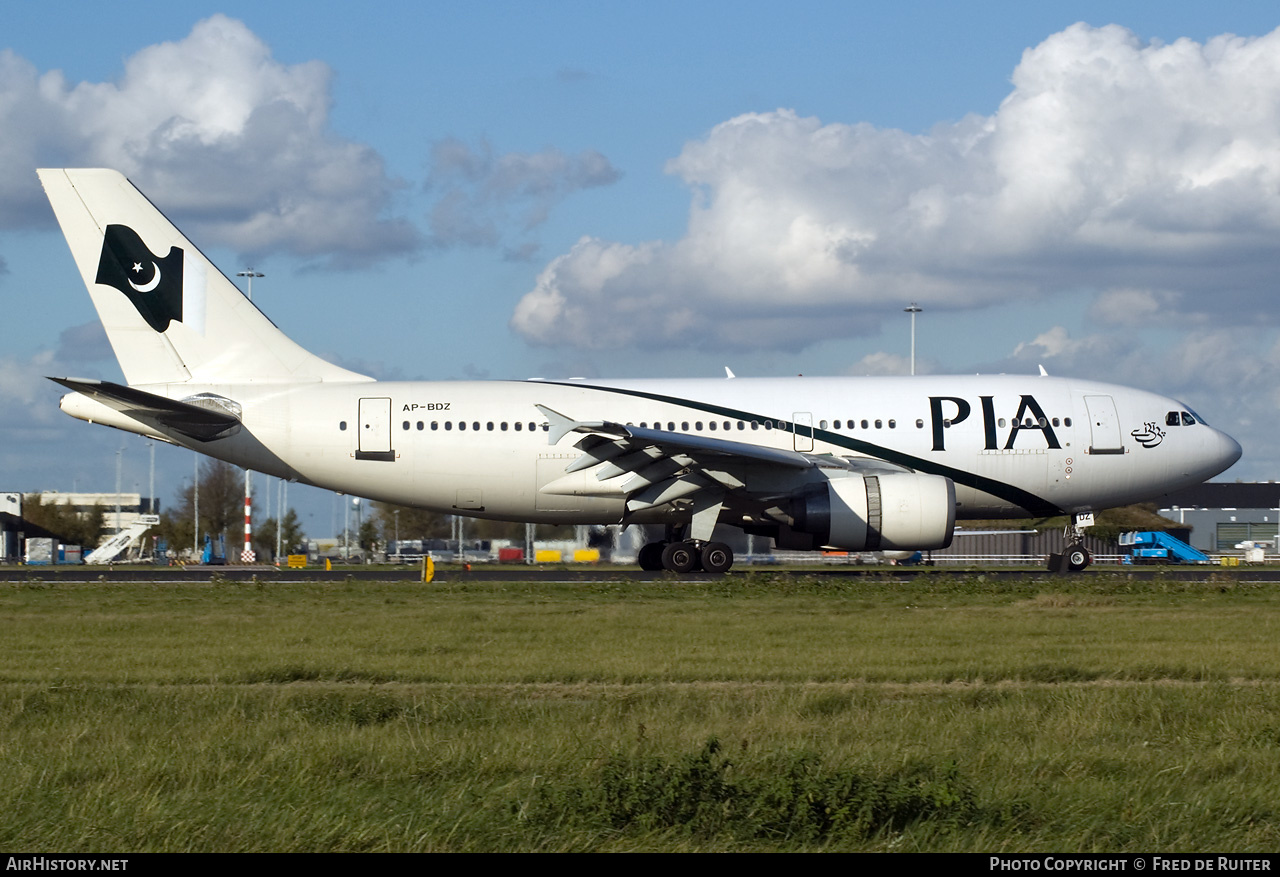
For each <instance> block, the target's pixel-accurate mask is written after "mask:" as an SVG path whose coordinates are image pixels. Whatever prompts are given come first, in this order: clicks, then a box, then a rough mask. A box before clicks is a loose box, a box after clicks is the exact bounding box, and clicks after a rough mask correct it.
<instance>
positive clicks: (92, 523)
mask: <svg viewBox="0 0 1280 877" xmlns="http://www.w3.org/2000/svg"><path fill="white" fill-rule="evenodd" d="M105 511H106V510H105V509H103V507H102V505H101V504H99V503H95V504H94V505H93V507H92V508H90V509H89V510H88V511H84V512H78V511H76V508H75V506H73V505H72V504H71V503H70V501H64V502H59V501H58V500H56V499H51V500H50V501H49V502H45V500H44V498H43V497H41V496H40V494H38V493H28V494H25V495H23V497H22V519H23V520H24V521H29V522H30V523H32V524H34V525H36V526H37V527H40V528H41V529H43V530H47V531H49V532H50V533H54V534H56V535H57V536H58V538H59V539H61V540H62V542H63V544H65V545H79V546H82V547H86V548H96V547H97V546H98V543H99V542H101V541H102V531H103V530H104V529H105V527H106V524H105Z"/></svg>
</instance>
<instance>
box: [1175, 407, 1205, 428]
mask: <svg viewBox="0 0 1280 877" xmlns="http://www.w3.org/2000/svg"><path fill="white" fill-rule="evenodd" d="M1182 422H1183V423H1184V424H1192V423H1203V424H1204V425H1205V426H1208V425H1209V423H1208V421H1206V420H1205V419H1204V418H1203V417H1201V416H1200V412H1198V411H1196V410H1195V409H1194V408H1192V407H1191V406H1189V405H1185V404H1184V405H1183V406H1182Z"/></svg>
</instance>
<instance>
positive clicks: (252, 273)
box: [236, 271, 267, 301]
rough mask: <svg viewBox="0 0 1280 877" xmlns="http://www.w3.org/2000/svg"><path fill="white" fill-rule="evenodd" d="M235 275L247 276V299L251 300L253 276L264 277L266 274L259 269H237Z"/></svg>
mask: <svg viewBox="0 0 1280 877" xmlns="http://www.w3.org/2000/svg"><path fill="white" fill-rule="evenodd" d="M236 276H237V277H247V278H249V301H253V278H255V277H266V276H267V275H265V274H263V273H262V272H261V271H237V272H236Z"/></svg>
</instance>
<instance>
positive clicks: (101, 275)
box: [95, 225, 182, 332]
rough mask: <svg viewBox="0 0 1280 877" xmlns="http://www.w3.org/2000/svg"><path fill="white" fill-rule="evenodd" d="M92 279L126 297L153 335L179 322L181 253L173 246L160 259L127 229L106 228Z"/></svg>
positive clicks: (132, 231)
mask: <svg viewBox="0 0 1280 877" xmlns="http://www.w3.org/2000/svg"><path fill="white" fill-rule="evenodd" d="M95 280H96V281H97V282H98V283H105V284H106V285H107V286H114V287H115V288H116V289H118V290H120V291H121V292H123V293H124V294H125V295H127V296H128V297H129V301H131V302H133V306H134V307H135V308H137V309H138V313H139V314H141V315H142V318H143V319H144V320H146V321H147V323H149V324H150V325H151V328H152V329H155V330H156V331H157V332H163V331H164V330H166V329H168V328H169V323H170V321H172V320H177V321H179V322H181V321H182V250H180V249H178V248H177V247H170V248H169V255H167V256H165V257H164V258H163V259H161V258H158V257H157V256H156V255H154V254H153V253H152V252H151V250H149V249H147V245H146V244H144V243H143V242H142V238H140V237H138V233H137V232H135V231H134V230H133V229H131V228H129V226H127V225H108V226H107V231H106V235H105V236H104V237H103V240H102V257H101V258H100V259H99V260H98V276H97V277H96V278H95Z"/></svg>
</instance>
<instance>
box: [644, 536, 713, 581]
mask: <svg viewBox="0 0 1280 877" xmlns="http://www.w3.org/2000/svg"><path fill="white" fill-rule="evenodd" d="M639 561H640V568H641V569H643V570H649V571H650V572H656V571H658V570H663V569H665V570H670V571H671V572H674V573H687V572H698V571H699V570H701V571H702V572H709V573H722V572H726V571H727V570H728V569H729V567H731V566H733V550H732V549H731V548H729V546H728V545H725V544H724V543H723V542H698V541H696V540H693V539H689V540H686V541H683V542H650V543H649V544H648V545H646V546H645V547H644V548H641V549H640V557H639Z"/></svg>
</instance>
